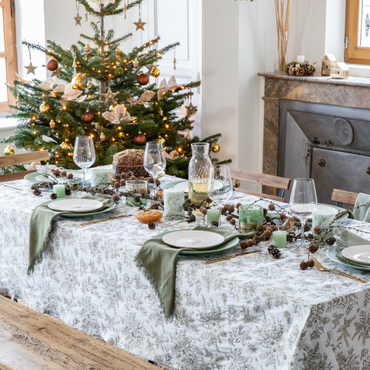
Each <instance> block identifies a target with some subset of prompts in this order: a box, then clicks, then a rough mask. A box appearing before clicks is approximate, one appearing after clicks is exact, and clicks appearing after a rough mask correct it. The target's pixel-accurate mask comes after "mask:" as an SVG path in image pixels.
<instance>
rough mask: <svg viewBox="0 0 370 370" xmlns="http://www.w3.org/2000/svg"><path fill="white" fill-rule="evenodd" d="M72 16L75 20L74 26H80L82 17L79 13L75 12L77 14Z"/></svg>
mask: <svg viewBox="0 0 370 370" xmlns="http://www.w3.org/2000/svg"><path fill="white" fill-rule="evenodd" d="M74 18H75V21H76V26H81V19H82V17H80V15H79V14H77V16H76V17H74Z"/></svg>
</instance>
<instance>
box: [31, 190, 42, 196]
mask: <svg viewBox="0 0 370 370" xmlns="http://www.w3.org/2000/svg"><path fill="white" fill-rule="evenodd" d="M33 195H41V191H40V190H39V189H35V190H34V191H33Z"/></svg>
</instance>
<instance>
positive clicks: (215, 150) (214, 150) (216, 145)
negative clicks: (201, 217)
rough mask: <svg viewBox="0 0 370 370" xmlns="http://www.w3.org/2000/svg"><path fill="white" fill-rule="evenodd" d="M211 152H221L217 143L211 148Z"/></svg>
mask: <svg viewBox="0 0 370 370" xmlns="http://www.w3.org/2000/svg"><path fill="white" fill-rule="evenodd" d="M211 150H212V152H213V153H218V152H219V151H220V150H221V147H220V145H218V144H217V143H214V144H212V146H211Z"/></svg>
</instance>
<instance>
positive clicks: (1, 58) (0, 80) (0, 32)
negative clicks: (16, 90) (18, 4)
mask: <svg viewBox="0 0 370 370" xmlns="http://www.w3.org/2000/svg"><path fill="white" fill-rule="evenodd" d="M16 71H17V51H16V46H15V14H14V0H0V112H10V109H9V108H8V105H9V104H15V99H14V97H13V95H12V94H11V93H10V92H9V91H8V89H7V87H6V85H5V83H6V82H8V83H10V84H13V82H14V80H15V79H16V78H15V77H16V76H15V72H16Z"/></svg>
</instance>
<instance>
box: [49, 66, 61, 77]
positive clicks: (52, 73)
mask: <svg viewBox="0 0 370 370" xmlns="http://www.w3.org/2000/svg"><path fill="white" fill-rule="evenodd" d="M62 69H63V67H58V68H57V69H56V70H55V71H52V72H51V77H53V76H55V75H57V76H58V77H59V78H60V71H61V70H62Z"/></svg>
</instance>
